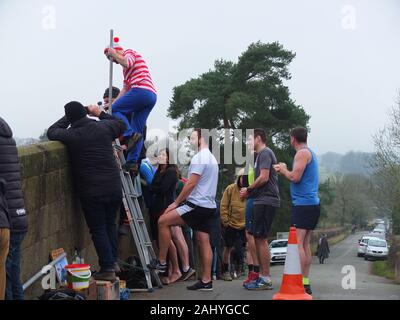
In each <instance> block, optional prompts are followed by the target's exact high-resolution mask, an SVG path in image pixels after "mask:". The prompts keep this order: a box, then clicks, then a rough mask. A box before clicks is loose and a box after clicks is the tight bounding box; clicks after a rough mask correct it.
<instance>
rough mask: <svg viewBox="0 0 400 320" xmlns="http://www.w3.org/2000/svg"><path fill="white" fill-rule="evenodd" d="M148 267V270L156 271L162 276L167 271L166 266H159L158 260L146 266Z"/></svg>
mask: <svg viewBox="0 0 400 320" xmlns="http://www.w3.org/2000/svg"><path fill="white" fill-rule="evenodd" d="M148 267H149V269H153V270H156V271H158V273H160V274H164V273H166V272H167V270H168V265H167V264H161V262H160V261H159V260H155V261H152V262H151V263H150V264H149V265H148Z"/></svg>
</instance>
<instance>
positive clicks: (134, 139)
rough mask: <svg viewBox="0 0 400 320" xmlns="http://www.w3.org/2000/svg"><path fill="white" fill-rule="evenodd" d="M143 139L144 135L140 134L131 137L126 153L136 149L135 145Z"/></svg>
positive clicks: (127, 142) (126, 142) (128, 140)
mask: <svg viewBox="0 0 400 320" xmlns="http://www.w3.org/2000/svg"><path fill="white" fill-rule="evenodd" d="M141 138H142V134H140V133H135V134H134V135H133V136H131V137H129V138H128V139H127V140H126V141H125V144H126V152H128V153H129V152H131V151H132V149H133V148H134V147H135V145H136V144H137V143H138V142H139V140H140V139H141Z"/></svg>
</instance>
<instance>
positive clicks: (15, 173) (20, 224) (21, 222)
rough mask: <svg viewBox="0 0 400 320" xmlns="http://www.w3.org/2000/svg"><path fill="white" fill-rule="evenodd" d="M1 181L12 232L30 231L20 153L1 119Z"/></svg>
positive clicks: (9, 130)
mask: <svg viewBox="0 0 400 320" xmlns="http://www.w3.org/2000/svg"><path fill="white" fill-rule="evenodd" d="M0 179H4V180H5V181H6V183H5V198H6V200H7V205H8V210H9V213H10V219H11V232H15V233H22V232H26V231H28V218H27V216H26V211H25V201H24V195H23V193H22V183H21V170H20V164H19V160H18V151H17V147H16V145H15V140H14V139H13V138H12V131H11V128H10V127H9V125H8V124H7V122H5V121H4V120H3V119H2V118H1V117H0Z"/></svg>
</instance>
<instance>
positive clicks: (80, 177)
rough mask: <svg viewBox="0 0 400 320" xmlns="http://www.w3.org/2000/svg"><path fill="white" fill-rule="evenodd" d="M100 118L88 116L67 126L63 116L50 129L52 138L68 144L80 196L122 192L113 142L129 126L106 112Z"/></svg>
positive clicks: (50, 137) (120, 193) (49, 133)
mask: <svg viewBox="0 0 400 320" xmlns="http://www.w3.org/2000/svg"><path fill="white" fill-rule="evenodd" d="M99 118H100V121H96V120H93V119H90V118H88V117H85V118H82V119H80V120H78V121H76V122H75V123H74V124H73V125H71V127H70V128H68V127H69V125H70V123H69V121H68V120H67V118H66V117H65V116H64V117H63V118H61V119H60V120H59V121H57V122H56V123H55V124H53V125H52V126H51V127H50V128H49V129H48V131H47V136H48V138H49V139H50V140H58V141H61V142H63V143H64V144H65V145H66V146H67V148H68V151H69V157H70V161H71V167H72V173H73V177H74V183H75V187H76V189H77V192H78V196H79V197H80V198H86V197H98V196H105V195H122V187H121V180H120V175H119V170H118V167H117V163H116V161H115V157H114V153H113V147H112V142H113V141H114V140H115V139H116V138H118V137H119V136H121V135H122V133H123V132H124V131H125V129H126V126H125V124H124V123H123V122H122V121H120V120H118V119H117V118H114V117H113V116H111V115H109V114H107V113H104V112H102V113H101V114H100V117H99ZM67 128H68V129H67Z"/></svg>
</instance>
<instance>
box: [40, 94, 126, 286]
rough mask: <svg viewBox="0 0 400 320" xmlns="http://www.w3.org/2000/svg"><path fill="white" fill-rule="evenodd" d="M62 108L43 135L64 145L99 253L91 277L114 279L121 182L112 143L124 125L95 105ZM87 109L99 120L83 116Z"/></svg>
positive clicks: (124, 127) (73, 104)
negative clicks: (62, 114)
mask: <svg viewBox="0 0 400 320" xmlns="http://www.w3.org/2000/svg"><path fill="white" fill-rule="evenodd" d="M64 109H65V116H64V117H63V118H61V119H60V120H58V121H57V122H56V123H54V124H53V125H52V126H51V127H50V128H49V129H48V130H47V136H48V138H49V140H56V141H60V142H62V143H64V144H65V145H66V147H67V149H68V153H69V157H70V162H71V172H72V175H73V180H74V185H75V191H76V194H77V195H78V197H79V199H80V203H81V206H82V209H83V213H84V216H85V219H86V223H87V226H88V227H89V230H90V233H91V235H92V240H93V243H94V246H95V248H96V252H97V255H98V257H99V265H100V271H99V272H97V273H96V274H95V275H94V276H93V277H94V279H95V280H105V281H114V280H115V279H116V275H115V269H116V262H117V258H118V256H117V253H118V250H117V242H118V241H117V226H116V223H115V221H116V218H117V212H118V211H119V207H120V205H121V202H122V186H121V180H120V175H119V169H118V167H117V163H116V161H115V157H114V150H113V146H112V143H113V141H114V140H115V139H117V138H119V137H120V136H121V135H122V134H123V133H124V131H125V130H126V125H125V123H124V122H123V121H121V120H119V119H117V118H115V117H113V116H111V115H109V114H107V113H105V112H104V111H101V110H100V108H99V106H97V105H89V106H88V107H86V108H85V107H84V106H83V105H82V104H81V103H79V102H77V101H71V102H69V103H67V104H66V105H65V107H64ZM86 110H87V111H86ZM87 113H88V114H89V115H91V116H94V117H97V118H98V119H99V121H96V120H94V119H91V118H89V117H87V116H86V114H87Z"/></svg>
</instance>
